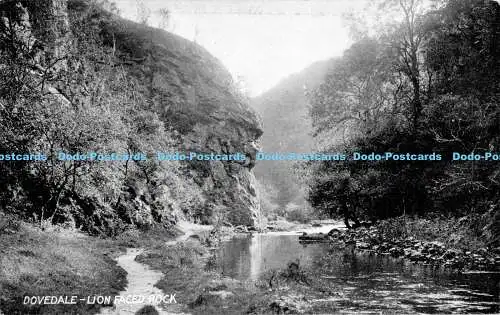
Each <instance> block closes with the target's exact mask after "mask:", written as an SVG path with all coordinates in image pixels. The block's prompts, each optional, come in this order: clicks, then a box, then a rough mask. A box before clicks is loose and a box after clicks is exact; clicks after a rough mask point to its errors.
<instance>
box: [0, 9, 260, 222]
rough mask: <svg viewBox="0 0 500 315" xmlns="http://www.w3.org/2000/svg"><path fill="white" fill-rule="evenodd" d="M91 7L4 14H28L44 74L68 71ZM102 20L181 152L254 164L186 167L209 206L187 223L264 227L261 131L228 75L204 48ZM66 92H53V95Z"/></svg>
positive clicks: (193, 212) (107, 40)
mask: <svg viewBox="0 0 500 315" xmlns="http://www.w3.org/2000/svg"><path fill="white" fill-rule="evenodd" d="M92 5H93V4H92V3H91V1H87V0H44V1H7V2H6V1H0V6H1V8H0V9H2V10H3V11H2V14H9V12H12V11H13V10H18V11H21V13H19V16H21V17H22V19H24V20H23V21H19V23H18V24H19V25H21V26H23V29H24V30H23V32H26V36H25V37H26V38H27V39H28V40H29V41H31V42H32V45H35V46H36V47H37V49H33V51H36V53H37V55H36V56H34V58H35V59H36V60H37V64H36V66H37V67H39V70H35V71H43V69H45V68H48V67H51V68H55V69H56V70H57V69H64V68H65V67H66V66H67V64H66V62H68V61H67V60H65V55H66V54H67V53H68V52H69V51H71V49H72V48H74V47H75V43H74V37H75V36H74V34H75V33H74V32H75V31H76V30H75V29H74V25H73V20H72V19H73V17H75V16H78V15H79V14H80V13H81V12H84V11H85V10H87V12H88V10H89V8H90V7H91V6H92ZM14 8H17V9H14ZM92 10H95V8H94V7H93V9H92ZM95 12H96V13H95V14H94V15H93V16H99V18H96V21H97V22H96V24H95V27H96V28H98V31H97V33H98V34H99V37H100V39H101V40H102V45H103V47H107V48H108V49H109V48H110V47H112V50H113V58H115V59H116V60H117V61H116V62H117V64H118V65H119V66H120V67H121V69H126V71H127V72H128V73H129V75H130V76H132V77H134V78H135V79H136V80H137V81H138V82H142V83H143V85H142V86H141V89H140V90H138V91H137V93H138V94H141V95H142V97H143V98H144V99H147V102H148V108H145V111H153V112H155V113H157V114H158V116H159V117H160V119H161V120H162V121H163V122H164V123H165V126H167V127H168V128H169V129H171V130H173V132H174V133H175V135H176V137H177V138H176V141H177V148H178V150H179V151H196V152H200V153H212V152H213V153H217V154H235V153H243V154H245V155H246V157H247V160H246V161H244V162H242V161H232V162H221V161H188V162H186V169H187V170H188V171H187V173H186V178H189V179H190V180H193V181H194V182H195V183H196V185H197V186H198V187H197V188H196V189H195V191H200V192H201V194H202V195H203V198H200V200H203V204H200V205H198V207H197V209H190V210H188V211H185V215H186V216H187V217H188V218H191V219H198V220H199V221H202V222H207V223H213V221H214V220H215V217H216V216H217V220H219V219H222V220H224V221H226V222H228V223H231V224H235V225H249V226H256V227H259V225H260V208H259V207H260V206H259V205H260V203H259V200H258V195H257V193H256V190H255V188H254V187H255V177H254V176H253V174H252V168H253V166H254V165H255V153H256V151H257V148H258V147H257V144H256V143H257V141H258V139H259V137H260V136H261V135H262V128H261V125H260V123H259V119H258V117H257V115H256V113H255V112H254V111H253V110H252V109H250V107H249V106H248V104H247V102H246V100H245V99H244V97H242V96H241V94H240V93H239V92H238V91H237V89H236V88H235V86H234V84H233V80H232V77H231V75H230V74H229V73H228V71H227V70H226V69H225V68H224V67H223V66H222V64H221V63H220V62H219V61H218V60H217V59H216V58H214V57H213V56H211V55H210V54H209V53H208V52H207V51H206V50H205V49H204V48H202V47H201V46H199V45H197V44H195V43H193V42H190V41H188V40H186V39H184V38H181V37H179V36H176V35H174V34H171V33H168V32H166V31H163V30H159V29H155V28H151V27H148V26H145V25H142V24H138V23H134V22H131V21H128V20H125V19H122V18H120V17H118V16H116V15H114V14H112V13H109V12H106V11H104V10H100V11H99V10H97V11H95ZM72 34H73V35H72ZM30 45H31V44H30ZM54 64H56V66H55V67H54ZM65 88H66V87H58V86H49V87H47V89H48V90H49V91H50V89H52V90H54V91H55V92H54V94H57V92H58V91H62V89H65ZM61 94H63V93H61ZM152 153H154V152H152ZM134 194H136V192H134ZM164 195H165V196H167V195H168V194H164ZM136 197H137V198H136V199H137V200H138V202H140V203H141V204H140V205H138V206H137V208H140V209H146V210H145V211H146V212H147V211H149V210H148V209H149V207H148V205H146V204H143V203H147V202H148V201H147V198H142V199H141V198H139V196H136ZM169 198H170V197H165V199H169ZM172 198H175V197H172ZM172 198H170V199H172ZM175 202H176V201H175V200H165V203H169V204H172V203H175ZM140 209H139V210H140Z"/></svg>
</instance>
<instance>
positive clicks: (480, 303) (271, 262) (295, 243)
mask: <svg viewBox="0 0 500 315" xmlns="http://www.w3.org/2000/svg"><path fill="white" fill-rule="evenodd" d="M334 227H335V228H338V225H329V226H323V227H321V228H316V229H314V230H313V231H311V230H307V232H308V233H311V232H327V231H329V230H330V229H331V228H334ZM299 235H300V232H272V233H263V234H259V233H255V234H252V235H245V236H241V235H240V236H237V237H234V238H232V239H230V240H228V241H225V242H223V244H222V245H221V246H220V247H219V248H218V249H216V250H215V252H214V253H213V255H214V256H213V257H214V259H213V260H212V262H211V266H212V267H211V268H212V269H215V270H216V271H218V272H220V273H221V274H222V275H224V276H228V277H231V278H235V279H238V280H258V279H259V278H261V277H263V276H265V275H266V273H268V272H269V271H270V270H276V269H282V268H285V267H286V266H287V264H288V263H289V262H291V261H295V262H299V263H300V266H301V268H303V269H304V270H306V271H308V272H309V274H310V275H312V276H313V277H316V278H321V280H322V281H324V282H326V283H328V285H329V286H330V287H331V288H334V289H335V290H336V291H338V292H339V294H336V295H334V296H324V295H315V294H311V295H310V296H309V297H308V298H309V302H310V303H313V304H318V305H320V306H321V307H320V309H323V310H325V309H331V310H337V311H341V312H367V311H368V312H391V313H393V312H395V313H498V312H499V289H500V288H499V283H500V275H499V274H498V273H474V272H470V273H462V274H458V273H453V272H450V271H445V270H436V269H433V268H430V267H425V266H421V265H416V264H413V263H410V262H407V261H404V260H402V259H396V258H392V257H387V256H379V255H374V254H372V253H369V252H364V253H363V252H353V251H351V250H346V249H344V248H341V247H338V246H335V245H332V244H327V243H309V244H303V243H300V242H299V240H298V236H299Z"/></svg>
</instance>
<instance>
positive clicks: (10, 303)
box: [0, 213, 126, 315]
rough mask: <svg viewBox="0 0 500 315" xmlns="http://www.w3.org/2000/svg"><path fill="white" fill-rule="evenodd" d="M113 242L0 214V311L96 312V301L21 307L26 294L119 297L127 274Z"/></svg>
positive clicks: (39, 312) (37, 312) (22, 312)
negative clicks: (93, 302)
mask: <svg viewBox="0 0 500 315" xmlns="http://www.w3.org/2000/svg"><path fill="white" fill-rule="evenodd" d="M116 245H117V244H116V242H114V241H112V240H102V239H99V238H95V237H90V236H86V235H84V234H82V233H79V232H76V231H70V230H64V229H58V228H53V227H48V229H44V230H42V229H41V228H40V227H38V226H36V225H32V224H29V223H25V222H20V221H17V220H15V219H13V218H12V217H6V216H5V215H3V214H1V213H0V310H2V311H3V312H4V313H5V314H9V315H10V314H95V313H97V312H98V311H99V308H100V307H101V306H100V305H97V304H87V303H86V302H81V301H77V304H76V305H68V304H56V305H25V304H23V298H24V297H26V296H78V298H86V297H87V296H96V295H111V296H114V295H117V294H118V292H119V291H121V290H123V288H124V287H125V285H126V274H125V272H124V270H123V269H121V268H120V267H118V266H117V265H116V262H115V261H114V260H113V258H114V257H116V256H117V255H119V254H120V252H121V248H120V247H119V246H116Z"/></svg>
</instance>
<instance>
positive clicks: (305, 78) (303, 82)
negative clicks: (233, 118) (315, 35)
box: [251, 60, 331, 207]
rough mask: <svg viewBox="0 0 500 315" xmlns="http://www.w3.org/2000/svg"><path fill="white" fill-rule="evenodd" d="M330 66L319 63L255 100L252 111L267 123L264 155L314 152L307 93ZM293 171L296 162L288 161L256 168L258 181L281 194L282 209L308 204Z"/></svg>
mask: <svg viewBox="0 0 500 315" xmlns="http://www.w3.org/2000/svg"><path fill="white" fill-rule="evenodd" d="M330 64H331V61H330V60H328V61H320V62H316V63H314V64H313V65H311V66H309V67H308V68H306V69H304V70H303V71H301V72H299V73H296V74H293V75H291V76H290V77H288V78H286V79H284V80H282V81H281V82H280V83H278V85H276V86H275V87H274V88H272V89H271V90H269V91H267V92H265V93H264V94H262V95H260V96H258V97H256V98H254V99H252V101H251V104H252V107H254V108H255V109H256V110H257V112H258V113H259V114H260V115H261V116H262V119H263V126H264V134H263V136H262V140H261V142H262V150H263V151H266V152H310V151H311V150H312V149H313V148H314V142H313V138H312V136H311V130H312V129H311V121H310V118H309V113H308V107H309V104H308V101H307V97H306V92H307V90H312V89H314V88H316V87H317V86H318V85H319V84H320V83H321V82H322V80H323V77H324V75H325V74H326V73H327V71H328V69H329V66H330ZM292 168H293V162H285V161H280V162H274V161H262V162H260V163H259V164H257V166H256V168H255V174H256V176H257V178H258V179H259V180H260V181H262V182H264V183H266V185H270V186H272V187H273V189H274V190H276V191H277V193H276V196H275V197H274V198H273V199H274V200H273V201H274V202H275V203H277V204H278V205H280V206H282V207H284V206H286V205H287V204H288V203H290V202H294V203H299V204H302V203H303V202H304V200H303V194H301V193H300V191H301V187H300V185H299V184H297V180H296V179H295V178H294V176H293V169H292Z"/></svg>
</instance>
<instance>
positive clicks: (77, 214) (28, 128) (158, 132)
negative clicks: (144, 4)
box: [0, 1, 203, 234]
mask: <svg viewBox="0 0 500 315" xmlns="http://www.w3.org/2000/svg"><path fill="white" fill-rule="evenodd" d="M103 5H109V8H110V10H111V11H113V6H112V4H111V3H110V2H109V1H104V2H103V1H100V2H99V1H94V2H92V1H89V2H82V1H72V2H71V3H70V4H69V6H70V7H71V8H72V10H70V17H69V18H70V25H71V33H72V37H71V43H70V44H68V45H66V46H65V47H59V48H60V50H61V51H59V52H58V53H59V55H56V56H52V55H48V54H47V52H46V48H45V47H44V44H47V45H48V43H43V44H40V45H37V44H34V43H37V42H38V40H37V39H36V37H35V36H34V34H32V33H31V29H32V28H31V25H30V21H32V20H36V19H43V16H37V17H36V19H35V18H31V19H30V18H29V15H28V13H27V10H26V9H24V8H23V7H22V6H21V5H16V6H14V7H8V8H5V7H3V9H5V11H1V16H2V20H1V21H0V91H1V92H2V93H1V94H0V124H1V126H0V152H5V153H9V152H14V153H31V154H36V153H39V152H44V153H47V161H45V162H30V163H26V162H24V161H19V162H12V163H2V164H1V165H0V168H1V171H2V174H4V176H3V177H2V180H1V182H0V187H1V190H2V192H1V193H0V194H1V196H0V197H1V198H0V200H1V201H2V206H3V207H4V208H6V209H9V210H10V211H11V212H17V213H18V214H20V215H22V216H25V217H30V218H33V219H35V220H36V221H39V222H41V223H42V222H45V221H46V220H48V221H50V222H64V221H73V222H74V224H75V226H76V227H80V228H82V229H84V230H87V231H89V232H92V233H98V234H102V233H104V234H118V233H120V232H122V231H123V230H124V228H125V227H126V225H128V224H133V225H136V226H147V225H151V224H154V223H162V224H169V223H173V222H175V221H176V219H177V215H179V214H182V213H183V212H184V213H186V212H188V211H190V209H191V208H192V207H195V206H197V205H198V204H199V203H200V202H201V201H202V199H203V197H202V196H201V194H200V191H199V190H196V188H194V187H197V186H196V185H194V184H193V181H192V178H190V177H189V176H188V175H186V173H187V172H186V170H185V167H184V166H182V165H180V164H176V163H160V162H158V161H155V160H153V159H148V160H147V161H140V160H128V161H116V162H84V161H77V160H73V161H60V160H58V153H59V152H67V153H72V154H75V153H83V154H85V153H87V152H94V151H95V152H102V153H112V152H116V153H125V154H131V155H132V154H137V153H142V152H152V151H156V150H158V151H169V150H172V149H173V148H175V147H176V145H177V140H176V139H177V136H176V134H175V132H173V131H172V130H170V129H169V128H168V126H166V125H165V123H164V122H163V121H162V119H161V117H159V115H158V114H156V113H155V112H154V109H153V108H151V103H152V102H151V99H150V98H151V96H150V93H149V90H150V89H151V87H150V86H148V85H147V83H144V82H143V81H142V80H141V79H140V77H137V76H135V75H134V74H133V73H132V71H130V69H127V68H126V67H124V66H123V64H122V62H121V59H120V55H119V52H118V51H117V47H116V45H115V44H116V43H115V41H114V39H112V40H111V41H110V34H105V32H103V31H102V24H103V23H104V22H103V21H106V22H108V23H112V21H113V19H112V18H111V13H108V12H106V11H103V10H102V6H103ZM110 21H111V22H110ZM111 37H113V36H111ZM63 48H64V49H63ZM56 52H57V50H56ZM151 84H152V83H151Z"/></svg>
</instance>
